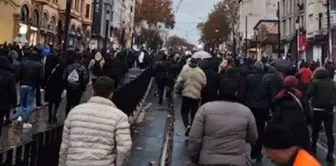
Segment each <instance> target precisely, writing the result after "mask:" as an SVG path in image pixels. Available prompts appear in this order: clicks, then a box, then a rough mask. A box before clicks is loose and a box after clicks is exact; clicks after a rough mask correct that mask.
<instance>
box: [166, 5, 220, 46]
mask: <svg viewBox="0 0 336 166" xmlns="http://www.w3.org/2000/svg"><path fill="white" fill-rule="evenodd" d="M179 1H180V0H174V8H175V6H176V4H177V3H178V2H179ZM219 1H221V0H183V3H182V5H181V7H180V10H179V11H178V13H177V14H176V15H175V20H176V24H175V29H174V30H173V31H172V32H171V33H170V34H171V35H174V34H176V35H178V36H180V37H183V38H187V40H188V41H189V42H190V43H193V44H198V39H199V38H200V35H199V31H198V30H197V28H196V25H197V23H199V22H201V21H202V20H206V18H207V16H208V13H209V12H210V11H211V9H212V8H213V6H214V4H216V3H217V2H219Z"/></svg>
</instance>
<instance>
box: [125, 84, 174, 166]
mask: <svg viewBox="0 0 336 166" xmlns="http://www.w3.org/2000/svg"><path fill="white" fill-rule="evenodd" d="M153 92H154V91H153V89H151V91H150V93H149V94H148V99H147V103H148V104H150V107H149V108H148V109H147V110H145V112H142V113H140V115H139V117H138V119H137V123H136V124H135V125H134V126H133V128H132V129H131V130H132V131H131V132H132V140H133V145H132V153H131V155H130V157H129V160H128V162H127V166H148V165H158V164H159V159H160V155H161V150H162V144H163V136H164V132H165V124H166V116H167V109H168V106H167V103H164V104H163V105H162V106H160V105H158V104H157V97H156V96H153Z"/></svg>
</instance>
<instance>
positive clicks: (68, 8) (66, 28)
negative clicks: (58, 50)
mask: <svg viewBox="0 0 336 166" xmlns="http://www.w3.org/2000/svg"><path fill="white" fill-rule="evenodd" d="M71 5H72V0H67V2H66V9H65V24H64V42H63V50H66V49H67V48H68V42H69V41H68V37H69V24H70V14H71V13H70V12H71Z"/></svg>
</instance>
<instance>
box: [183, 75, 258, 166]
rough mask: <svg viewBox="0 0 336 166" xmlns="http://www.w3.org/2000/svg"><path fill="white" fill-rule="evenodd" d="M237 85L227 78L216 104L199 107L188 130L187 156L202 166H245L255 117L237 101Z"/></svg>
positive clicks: (209, 103)
mask: <svg viewBox="0 0 336 166" xmlns="http://www.w3.org/2000/svg"><path fill="white" fill-rule="evenodd" d="M237 90H238V84H237V82H236V81H235V80H233V79H231V78H229V77H227V78H223V79H222V80H221V82H220V88H219V97H218V99H217V100H216V101H212V102H208V103H206V104H204V105H202V106H201V107H200V108H199V109H198V111H197V114H196V116H195V119H194V122H193V124H192V126H191V130H190V133H189V140H188V155H189V157H190V159H191V161H192V162H193V163H195V164H201V165H234V166H246V165H249V164H248V158H247V156H246V150H245V149H246V148H245V147H246V143H251V144H253V143H255V142H256V141H257V138H258V132H257V127H256V123H255V119H254V116H253V114H252V112H251V111H250V109H249V108H248V107H246V106H244V105H243V104H241V103H240V101H239V99H238V98H237V97H236V94H237Z"/></svg>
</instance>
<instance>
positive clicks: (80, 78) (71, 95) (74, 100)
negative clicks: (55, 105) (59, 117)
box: [62, 52, 89, 115]
mask: <svg viewBox="0 0 336 166" xmlns="http://www.w3.org/2000/svg"><path fill="white" fill-rule="evenodd" d="M68 53H69V55H67V56H74V57H73V58H74V61H73V63H71V64H70V65H68V66H67V67H66V69H65V70H64V73H63V76H62V78H63V80H65V82H66V83H65V89H66V90H67V92H66V100H67V103H66V108H65V111H66V114H67V115H68V114H69V111H70V110H71V109H72V108H73V107H75V106H77V105H78V104H79V103H80V100H81V98H82V95H83V92H85V90H86V85H87V83H88V81H89V74H88V71H87V69H86V68H85V67H84V66H83V64H81V60H82V57H81V56H80V55H78V54H74V53H73V52H68Z"/></svg>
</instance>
